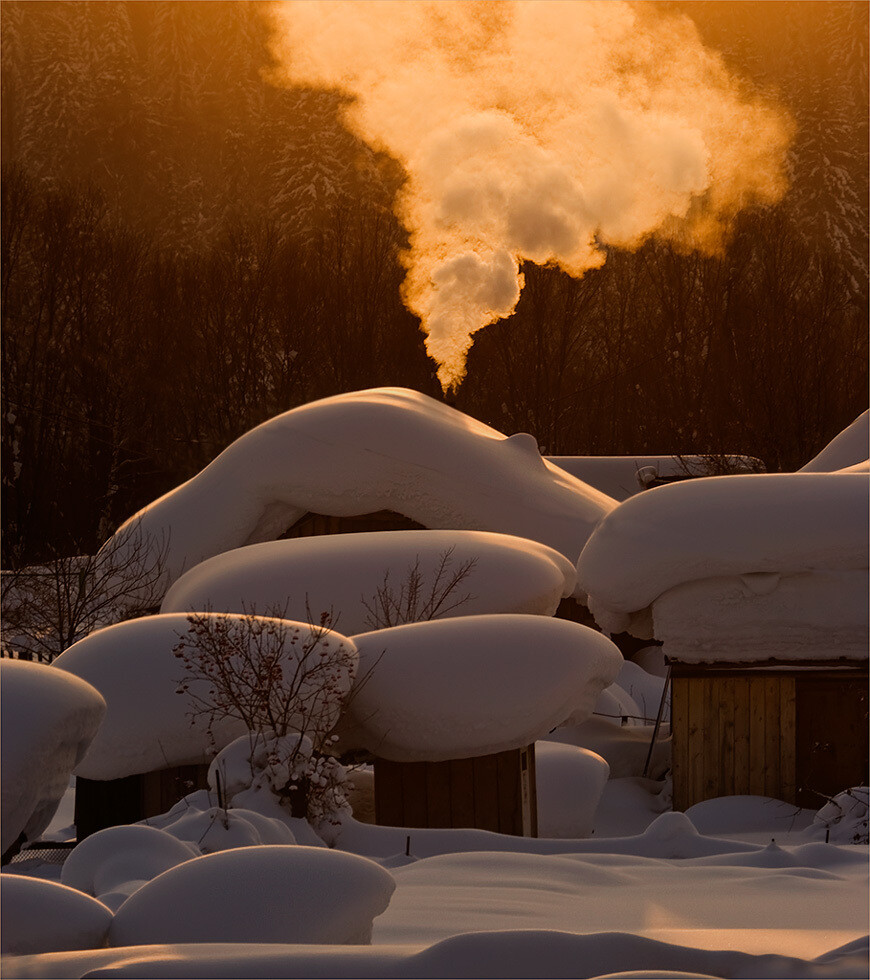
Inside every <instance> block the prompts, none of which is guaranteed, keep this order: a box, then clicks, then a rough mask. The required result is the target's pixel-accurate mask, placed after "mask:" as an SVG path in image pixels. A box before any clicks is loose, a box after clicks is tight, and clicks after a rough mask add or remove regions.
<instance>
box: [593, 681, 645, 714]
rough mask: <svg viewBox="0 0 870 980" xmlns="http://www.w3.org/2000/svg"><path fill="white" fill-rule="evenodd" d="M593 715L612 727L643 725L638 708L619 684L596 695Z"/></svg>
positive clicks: (612, 685)
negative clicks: (603, 719) (604, 720)
mask: <svg viewBox="0 0 870 980" xmlns="http://www.w3.org/2000/svg"><path fill="white" fill-rule="evenodd" d="M620 673H621V671H620ZM593 714H594V715H595V716H596V717H597V718H606V719H607V721H609V722H610V723H611V724H612V725H623V724H625V725H640V724H643V721H642V718H641V710H640V706H639V705H638V703H637V702H636V701H635V700H634V698H633V697H632V696H631V695H630V694H628V693H627V692H626V691H625V690H624V689H623V688H622V687H620V685H619V684H611V685H610V687H606V688H605V689H604V690H603V691H602V692H601V693H600V694H599V695H598V700H597V701H596V702H595V707H594V709H593Z"/></svg>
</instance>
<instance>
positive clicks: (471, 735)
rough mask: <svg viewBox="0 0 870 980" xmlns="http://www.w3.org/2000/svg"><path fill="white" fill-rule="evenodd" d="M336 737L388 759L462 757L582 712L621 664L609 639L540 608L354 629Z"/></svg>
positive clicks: (509, 745) (510, 744) (522, 739)
mask: <svg viewBox="0 0 870 980" xmlns="http://www.w3.org/2000/svg"><path fill="white" fill-rule="evenodd" d="M353 639H354V642H355V643H356V645H357V649H358V650H359V655H360V668H359V671H358V676H359V678H360V682H359V683H358V684H357V686H356V687H355V688H354V690H353V693H352V696H351V699H350V702H349V706H348V710H347V712H346V713H345V716H344V717H343V718H342V722H341V729H340V734H341V735H342V740H343V744H345V745H347V746H354V747H361V748H366V749H368V750H369V751H371V752H373V753H374V754H375V755H378V756H381V757H383V758H385V759H391V760H393V761H396V762H414V761H423V760H428V761H432V762H437V761H441V760H445V759H462V758H469V757H471V756H477V755H488V754H490V753H495V752H502V751H506V750H508V749H513V748H517V747H519V746H522V745H526V744H528V743H530V742H534V741H536V740H537V739H539V738H542V737H544V736H546V734H547V733H548V732H549V731H550V730H551V729H552V728H553V727H554V726H555V725H558V724H559V723H561V722H564V721H566V720H567V719H574V720H582V719H584V718H587V717H588V716H589V715H590V714H591V712H592V707H593V705H594V703H595V700H596V698H597V697H598V695H599V694H600V692H601V691H602V690H603V689H604V688H605V687H607V685H608V684H610V683H611V682H612V681H613V679H614V678H615V677H616V675H617V673H618V672H619V669H620V667H621V666H622V662H623V661H622V655H621V654H620V653H619V651H618V649H617V648H616V646H615V645H614V644H613V643H611V642H610V640H608V639H607V638H606V637H604V636H602V635H601V634H600V633H597V632H595V631H594V630H591V629H589V628H588V627H585V626H580V625H579V624H577V623H572V622H567V621H565V620H560V619H548V618H545V617H543V616H520V615H502V616H469V617H462V618H455V619H442V620H434V621H432V622H424V623H408V624H406V625H404V626H396V627H392V628H391V629H385V630H375V631H373V632H371V633H362V634H358V635H357V636H355V637H354V638H353Z"/></svg>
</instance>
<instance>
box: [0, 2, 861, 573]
mask: <svg viewBox="0 0 870 980" xmlns="http://www.w3.org/2000/svg"><path fill="white" fill-rule="evenodd" d="M261 7H262V5H261V4H258V3H256V2H210V0H208V2H198V3H185V2H172V0H169V2H163V0H140V2H121V0H118V2H115V0H112V2H106V3H98V2H84V0H75V2H43V3H38V4H36V3H28V2H20V0H4V2H3V4H2V6H0V17H2V25H0V26H2V114H3V115H2V155H3V180H2V266H0V272H2V318H3V333H2V372H3V386H2V514H3V564H4V567H10V566H19V565H21V564H24V563H28V562H33V561H39V560H43V559H45V558H48V557H50V556H51V555H54V554H58V553H61V554H63V553H73V552H75V551H92V550H93V549H94V548H95V547H96V546H97V545H98V544H99V543H100V541H101V540H103V539H104V538H105V537H106V536H107V535H108V534H109V533H110V532H111V531H112V530H113V529H114V527H115V526H117V524H118V523H119V522H120V521H121V520H123V519H124V518H125V517H127V516H128V515H129V514H130V513H132V512H133V511H134V510H135V509H136V508H138V507H140V506H142V505H143V504H145V503H147V502H148V501H149V500H151V499H153V498H154V497H155V496H156V495H158V494H160V493H162V492H164V491H166V490H168V489H170V488H171V487H173V486H175V485H176V484H178V483H179V482H181V481H183V480H185V479H187V478H189V477H190V476H191V475H193V474H194V473H195V472H196V471H197V470H198V469H200V468H201V467H202V466H203V465H205V464H206V463H207V462H209V461H210V460H211V459H213V458H214V457H215V455H217V453H219V452H220V451H221V450H222V449H223V448H224V447H225V446H226V445H228V444H229V442H231V441H232V440H233V439H234V438H236V437H237V436H239V435H240V434H241V433H243V432H244V431H246V430H247V429H249V428H251V427H252V426H254V425H256V424H257V423H259V422H261V421H263V420H264V419H267V418H269V417H271V416H273V415H275V414H277V413H278V412H281V411H284V410H287V409H289V408H293V407H294V406H296V405H299V404H302V403H304V402H306V401H309V400H311V399H314V398H319V397H323V396H327V395H331V394H336V393H339V392H343V391H352V390H355V389H358V388H364V387H370V386H375V385H404V386H407V387H411V388H416V389H418V390H420V391H423V392H425V393H427V394H430V395H433V396H435V397H438V396H439V395H440V388H439V385H438V383H437V381H436V379H435V374H434V365H433V364H432V363H431V362H430V361H429V360H428V358H427V357H426V355H425V352H424V348H423V338H422V334H421V333H420V332H419V329H418V322H417V320H416V319H415V318H414V317H413V316H412V315H411V314H410V313H408V312H407V311H406V310H405V309H404V308H403V306H402V303H401V298H400V291H399V287H400V284H401V281H402V278H403V275H404V270H403V267H402V264H401V250H402V247H403V242H404V233H403V229H402V228H401V227H400V226H399V224H398V223H397V221H396V219H395V218H394V217H393V215H392V211H391V202H392V199H393V196H394V195H395V193H396V190H397V188H399V187H400V186H401V182H402V179H403V175H402V172H401V169H400V168H399V167H398V165H397V164H396V163H395V162H394V161H392V160H390V159H388V158H386V157H384V156H383V155H379V154H377V153H374V152H373V151H372V150H371V149H369V148H368V147H366V146H365V145H363V144H362V143H360V142H359V141H358V140H357V139H355V138H354V136H352V135H351V134H350V133H349V132H348V131H347V130H346V129H345V128H344V127H343V126H342V124H341V97H340V96H338V95H336V94H335V93H330V92H320V91H312V90H306V89H286V88H284V89H282V88H279V87H276V86H274V85H270V84H269V83H268V82H267V81H266V80H264V76H263V72H262V69H264V68H266V67H268V65H269V51H268V25H267V23H266V21H265V19H264V18H263V16H262V9H261ZM662 7H666V8H676V9H679V10H681V11H684V12H686V13H688V14H689V16H692V17H693V18H695V19H696V21H697V23H698V26H699V29H700V30H701V33H702V35H703V36H704V38H705V40H706V41H707V43H708V44H710V45H711V46H713V47H715V48H717V49H718V50H720V51H722V53H723V55H724V57H725V58H726V60H727V61H728V63H729V64H730V65H731V66H732V67H733V68H734V69H735V70H736V71H738V72H740V73H741V74H742V75H744V76H745V77H746V78H747V79H748V84H751V85H753V86H755V87H757V88H759V89H761V90H763V91H766V92H769V93H770V94H771V95H772V96H775V97H777V98H778V99H780V100H781V101H782V102H783V103H784V104H785V105H786V106H787V107H788V109H789V111H790V112H791V114H792V115H793V117H794V118H795V121H796V123H797V130H796V138H795V142H794V146H793V149H792V153H791V159H790V170H791V174H792V188H791V190H790V192H789V194H788V195H787V197H786V198H785V200H784V201H783V203H782V204H781V205H779V206H778V207H777V208H775V209H764V210H756V211H753V212H746V213H744V214H743V215H742V216H741V217H740V219H739V220H738V222H737V223H736V226H735V229H734V235H733V238H732V240H731V242H730V244H729V246H728V248H727V250H726V252H725V254H723V255H720V256H715V257H708V256H702V255H699V254H694V253H690V254H686V253H683V252H680V251H678V250H676V249H675V248H674V246H672V245H666V244H662V243H659V242H656V241H652V242H649V243H648V244H647V245H645V246H644V247H643V248H641V249H640V250H638V251H637V252H635V253H628V252H620V251H616V250H614V251H612V253H611V254H609V256H608V259H607V262H606V263H605V265H604V266H603V267H602V268H601V269H599V270H594V271H592V272H590V273H588V274H587V275H586V276H584V277H583V278H582V279H580V280H572V279H570V278H569V277H568V276H566V275H564V274H563V273H561V272H558V271H556V270H554V269H550V268H537V267H534V266H531V265H529V266H527V267H526V268H525V269H524V270H523V271H524V273H525V277H526V288H525V291H524V293H523V295H522V298H521V300H520V303H519V306H518V308H517V311H516V313H515V314H514V315H513V316H512V317H511V318H510V319H509V320H506V321H502V322H501V323H498V324H496V325H494V326H491V327H489V328H487V329H486V330H484V331H482V332H481V333H480V334H478V335H477V339H476V343H475V345H474V347H473V348H472V351H471V355H470V358H469V370H468V378H467V380H466V381H465V383H464V384H463V385H462V386H461V387H460V388H459V390H458V393H457V394H456V396H455V404H456V405H457V407H458V408H460V409H462V410H463V411H465V412H468V413H469V414H471V415H473V416H475V417H477V418H480V419H481V420H483V421H485V422H488V423H490V424H492V425H494V426H495V427H497V428H498V429H500V430H501V431H503V432H506V433H512V432H516V431H528V432H532V433H533V434H534V435H535V436H536V438H537V439H538V442H539V444H540V446H541V449H542V451H543V452H545V453H553V454H640V453H697V452H700V453H717V452H742V453H750V454H752V455H755V456H758V457H760V458H761V459H762V460H764V462H765V463H766V465H767V467H768V469H772V470H773V469H786V470H788V469H793V468H795V467H797V466H800V465H801V464H802V463H803V462H805V461H806V460H807V459H809V458H810V457H811V456H812V455H813V454H815V453H816V452H817V451H818V450H819V449H820V448H821V447H822V445H823V444H824V443H825V442H826V441H827V440H828V439H830V438H831V437H832V436H833V435H834V434H835V433H836V432H837V431H839V429H841V428H842V427H843V426H845V425H846V424H848V423H849V422H850V421H852V419H853V418H854V417H855V416H856V415H858V414H859V413H860V412H861V411H862V410H863V409H864V408H866V402H867V362H868V351H867V330H866V326H867V301H868V257H867V227H868V202H867V170H868V161H867V143H868V138H867V117H868V109H867V48H866V42H867V10H868V7H867V4H866V3H852V2H841V0H832V2H800V3H798V2H785V0H783V2H768V3H755V4H752V3H749V4H747V3H741V4H733V3H719V2H704V3H698V2H677V3H673V2H667V3H664V2H663V3H662Z"/></svg>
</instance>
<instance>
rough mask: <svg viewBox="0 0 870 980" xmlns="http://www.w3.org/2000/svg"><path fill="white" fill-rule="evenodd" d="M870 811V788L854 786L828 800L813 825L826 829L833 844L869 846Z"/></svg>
mask: <svg viewBox="0 0 870 980" xmlns="http://www.w3.org/2000/svg"><path fill="white" fill-rule="evenodd" d="M868 810H870V787H867V786H853V787H852V788H851V789H847V790H845V791H844V792H842V793H838V794H837V795H836V796H834V797H833V798H832V799H830V800H828V802H827V803H826V804H825V805H824V806H823V807H822V808H821V810H819V811H818V813H817V814H816V815H815V816H814V817H813V823H814V824H820V825H821V826H823V827H825V828H826V831H827V839H828V840H829V841H830V842H831V843H832V844H867V843H870V834H868V829H867V816H868Z"/></svg>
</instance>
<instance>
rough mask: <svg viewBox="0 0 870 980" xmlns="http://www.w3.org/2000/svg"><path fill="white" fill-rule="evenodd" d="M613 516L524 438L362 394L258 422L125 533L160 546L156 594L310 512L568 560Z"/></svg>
mask: <svg viewBox="0 0 870 980" xmlns="http://www.w3.org/2000/svg"><path fill="white" fill-rule="evenodd" d="M613 506H614V501H613V500H612V499H611V498H610V497H607V496H606V495H605V494H603V493H600V492H599V491H598V490H594V489H593V488H592V487H589V486H587V485H586V484H585V483H582V482H581V481H580V480H577V479H575V478H574V477H572V476H570V475H569V474H568V473H566V472H565V471H564V470H561V469H559V468H558V467H555V466H552V465H551V464H549V463H547V462H545V461H544V460H543V459H542V458H541V456H540V454H539V453H538V449H537V446H536V444H535V441H534V439H533V438H532V437H530V436H529V435H527V434H522V433H520V434H518V435H516V436H511V437H506V436H504V435H502V434H501V433H500V432H497V431H496V430H495V429H492V428H490V427H489V426H487V425H484V424H483V423H481V422H477V421H475V420H474V419H472V418H469V417H468V416H467V415H464V414H463V413H461V412H458V411H456V409H453V408H450V407H448V406H447V405H444V404H442V403H441V402H438V401H435V400H434V399H432V398H428V397H427V396H426V395H422V394H420V393H419V392H416V391H410V390H408V389H405V388H374V389H371V390H367V391H357V392H350V393H347V394H342V395H336V396H334V397H332V398H325V399H322V400H321V401H316V402H312V403H311V404H308V405H302V406H300V407H299V408H294V409H292V410H291V411H289V412H285V413H284V414H283V415H279V416H277V417H276V418H273V419H270V420H269V421H267V422H264V423H263V424H262V425H259V426H257V428H255V429H252V430H251V431H250V432H248V433H246V434H245V435H243V436H242V437H241V438H239V439H237V440H236V441H235V442H234V443H232V445H230V446H229V447H228V448H227V449H225V450H224V451H223V452H222V453H221V454H220V456H218V457H217V459H215V460H214V461H213V462H212V463H210V464H209V465H208V466H207V467H206V468H205V469H204V470H203V471H202V472H201V473H199V474H198V475H197V476H195V477H194V478H193V479H192V480H189V481H188V482H187V483H185V484H182V485H181V486H180V487H177V488H176V489H175V490H172V491H171V492H170V493H168V494H166V495H165V496H163V497H161V498H160V499H159V500H157V501H155V502H154V503H152V504H150V505H149V506H148V507H146V508H145V509H144V510H143V511H140V513H139V514H137V515H135V516H134V517H133V518H131V519H130V521H128V522H127V525H129V524H130V523H131V521H141V524H140V528H141V532H142V533H143V534H144V535H146V536H148V537H149V538H150V537H152V536H153V538H155V539H157V540H161V541H163V540H166V541H168V557H167V569H166V578H167V581H166V586H167V587H168V586H169V585H170V584H171V583H172V582H174V581H175V579H177V578H178V577H179V575H181V573H182V572H183V571H184V570H185V569H190V568H192V567H193V566H194V565H196V564H198V563H199V562H201V561H203V560H204V559H206V558H210V557H212V556H213V555H217V554H220V553H221V552H224V551H229V550H231V549H233V548H239V547H241V546H242V545H247V544H255V543H257V542H260V541H269V540H274V539H275V538H277V537H278V536H279V535H280V534H281V533H282V532H283V531H285V530H286V529H287V528H288V527H289V526H290V525H291V524H293V523H294V522H295V521H296V520H298V519H299V518H300V517H302V516H303V515H304V514H305V513H307V512H308V511H313V512H315V513H320V514H333V515H336V516H350V515H355V514H368V513H372V512H375V511H379V510H392V511H396V512H397V513H400V514H404V515H405V516H406V517H409V518H411V519H412V520H414V521H416V522H417V523H419V524H422V525H423V526H424V527H428V528H462V529H466V530H479V531H499V532H504V533H507V534H516V535H519V536H520V537H524V538H532V539H533V540H535V541H540V542H542V543H543V544H546V545H549V546H550V547H552V548H555V549H556V550H557V551H561V552H562V553H563V554H565V555H566V556H567V557H568V558H569V559H570V560H571V561H572V562H574V561H576V560H577V556H578V555H579V553H580V549H581V548H582V547H583V544H584V542H585V541H586V538H587V537H588V536H589V533H590V532H591V531H592V529H593V527H595V525H596V524H597V523H598V521H599V520H600V519H601V518H602V517H603V516H604V515H605V514H606V513H607V512H608V511H609V510H611V509H612V507H613ZM127 525H124V526H123V527H121V528H120V529H119V531H118V532H116V534H115V536H114V537H115V540H117V539H118V538H119V536H123V535H124V533H125V528H126V526H127ZM111 541H112V539H110V541H109V542H107V546H110V545H111Z"/></svg>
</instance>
